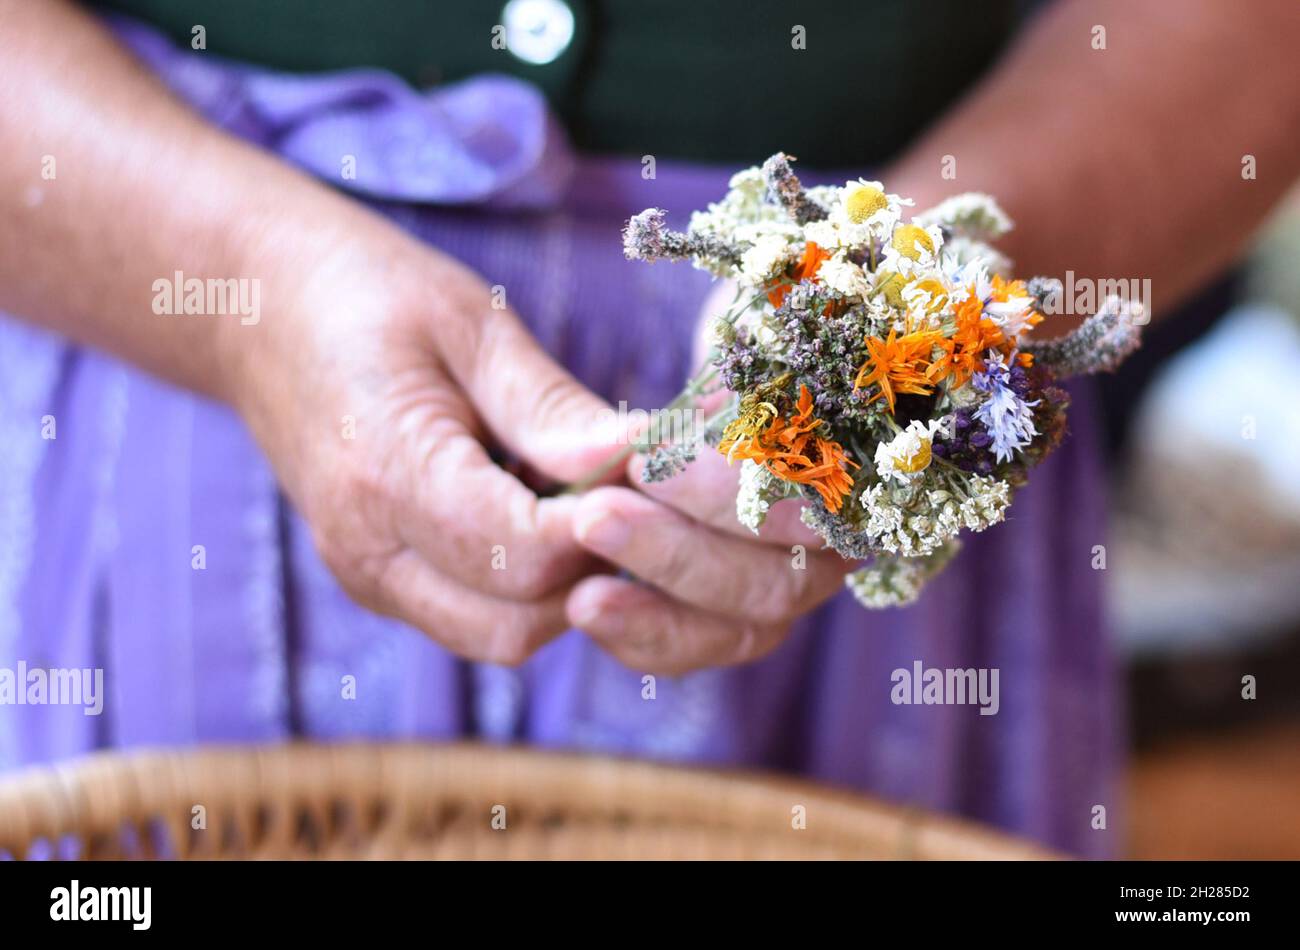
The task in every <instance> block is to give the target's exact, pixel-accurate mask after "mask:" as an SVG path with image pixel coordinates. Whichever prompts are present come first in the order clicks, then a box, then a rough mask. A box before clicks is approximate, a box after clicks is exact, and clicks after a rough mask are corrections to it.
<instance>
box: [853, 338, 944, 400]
mask: <svg viewBox="0 0 1300 950" xmlns="http://www.w3.org/2000/svg"><path fill="white" fill-rule="evenodd" d="M941 339H942V334H940V333H939V331H937V330H921V331H916V332H908V333H904V334H903V335H902V336H899V335H898V331H896V330H894V329H892V328H891V329H890V331H889V336H887V337H885V339H883V340H882V339H881V338H880V337H878V336H869V337H867V340H866V343H867V359H866V362H864V363H863V364H862V366H861V368H860V369H859V370H858V376H857V379H855V380H854V381H853V388H854V389H863V388H864V387H867V386H879V387H880V392H878V393H876V394H875V395H874V396H872V397H871V400H870V402H875V401H876V400H877V399H884V400H885V402H886V403H888V404H889V411H890V413H891V414H892V413H893V412H894V403H895V399H896V398H897V396H898V394H899V393H914V394H916V395H921V396H924V395H926V394H928V393H930V392H932V391H933V390H934V384H933V383H932V382H931V381H930V379H929V378H928V377H927V376H926V367H927V366H928V365H929V363H930V354H931V352H932V351H933V350H934V347H935V344H937V343H939V342H940V341H941ZM868 405H870V403H868Z"/></svg>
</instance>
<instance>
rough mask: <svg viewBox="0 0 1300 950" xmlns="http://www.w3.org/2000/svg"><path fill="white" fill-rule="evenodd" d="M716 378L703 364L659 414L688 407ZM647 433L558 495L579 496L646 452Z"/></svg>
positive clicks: (647, 430) (711, 369)
mask: <svg viewBox="0 0 1300 950" xmlns="http://www.w3.org/2000/svg"><path fill="white" fill-rule="evenodd" d="M717 377H718V371H717V370H716V369H715V368H714V367H713V366H712V365H711V364H705V366H704V368H703V369H702V370H700V372H699V373H697V374H696V375H695V376H694V377H692V379H691V381H690V382H688V383H687V384H686V386H685V388H683V389H682V391H681V392H680V393H678V394H677V395H676V396H675V397H674V398H673V400H672V401H671V402H670V403H668V405H666V406H664V408H663V409H661V410H660V412H661V413H666V412H673V411H675V410H678V409H683V408H685V407H686V406H689V405H690V404H691V403H692V402H694V401H695V399H696V398H698V397H699V396H700V395H702V394H703V392H704V387H705V386H707V385H708V384H709V383H711V382H713V381H714V380H715V379H717ZM649 431H650V429H649V427H647V429H646V435H643V436H641V437H639V438H637V439H635V440H634V441H631V442H628V444H627V445H625V446H623V448H621V449H620V450H619V451H618V452H616V453H615V454H614V455H611V456H610V457H609V458H607V459H605V461H604V462H602V463H601V464H600V465H598V466H597V467H596V468H594V469H592V471H591V472H589V473H588V474H586V475H584V476H583V477H582V478H580V479H578V480H577V481H576V482H574V483H573V484H571V485H569V486H568V487H567V488H565V489H564V491H562V492H561V493H560V494H562V495H580V494H582V493H583V492H585V491H587V490H588V489H591V488H593V487H595V486H596V485H597V484H599V483H600V482H601V480H602V479H604V477H605V476H606V475H608V474H609V473H610V472H612V471H614V470H615V469H616V468H618V467H619V466H620V465H622V464H623V463H624V462H626V461H627V460H628V458H630V457H631V455H632V453H633V452H642V451H646V450H648V449H649V448H650V446H651V443H650V440H649V438H648V437H647V436H648V433H649Z"/></svg>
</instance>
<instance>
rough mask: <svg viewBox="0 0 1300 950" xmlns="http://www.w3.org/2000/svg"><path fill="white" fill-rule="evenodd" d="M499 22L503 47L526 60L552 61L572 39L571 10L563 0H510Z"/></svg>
mask: <svg viewBox="0 0 1300 950" xmlns="http://www.w3.org/2000/svg"><path fill="white" fill-rule="evenodd" d="M501 24H502V26H504V27H505V28H506V49H508V50H510V52H511V53H513V54H514V55H515V56H516V57H517V58H518V59H522V60H523V61H524V62H525V63H533V64H535V65H539V66H540V65H544V64H546V63H549V62H553V61H554V60H555V59H556V58H557V57H558V56H559V55H560V54H561V53H563V52H564V51H565V50H566V49H568V48H569V44H570V43H572V42H573V11H572V10H570V9H569V6H568V4H566V3H564V2H563V0H510V2H509V3H507V4H506V5H505V8H504V9H502V11H501Z"/></svg>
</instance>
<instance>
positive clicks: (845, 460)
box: [718, 385, 858, 512]
mask: <svg viewBox="0 0 1300 950" xmlns="http://www.w3.org/2000/svg"><path fill="white" fill-rule="evenodd" d="M812 410H813V404H812V394H811V393H810V392H808V387H807V386H802V385H801V386H800V387H799V402H798V405H797V406H796V411H795V413H794V414H793V415H791V416H790V417H789V418H786V417H783V416H781V415H779V414H778V415H777V416H775V417H774V418H773V419H772V421H771V423H769V424H768V426H767V428H766V429H765V430H763V431H762V432H760V433H758V434H757V435H753V436H747V437H742V438H734V439H726V440H724V441H723V442H721V443H720V444H719V445H718V451H719V452H722V453H723V454H724V455H726V456H727V458H728V460H730V459H734V458H741V459H750V460H751V461H754V462H757V463H758V464H759V465H762V466H763V467H764V468H766V469H767V470H768V471H769V472H771V473H772V474H773V475H775V476H776V477H777V478H782V479H785V480H786V481H788V482H796V483H798V484H800V485H808V486H809V487H811V488H812V489H814V490H815V491H816V492H817V494H819V495H821V497H822V500H823V501H824V502H826V507H827V508H828V509H830V510H831V511H833V512H838V511H839V510H840V507H841V506H842V505H843V503H844V497H845V496H846V495H848V494H849V493H850V492H852V491H853V476H852V475H850V474H849V472H848V468H849V467H852V468H857V467H858V465H857V463H856V462H854V461H853V460H852V459H850V458H849V457H848V455H847V454H846V453H845V451H844V448H843V446H841V445H840V444H839V443H838V442H835V441H833V440H831V439H826V438H823V437H821V436H819V435H817V430H818V429H819V428H821V427H822V425H823V423H822V420H820V419H815V418H813V414H812Z"/></svg>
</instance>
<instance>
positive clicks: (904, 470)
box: [876, 419, 944, 482]
mask: <svg viewBox="0 0 1300 950" xmlns="http://www.w3.org/2000/svg"><path fill="white" fill-rule="evenodd" d="M943 431H944V424H943V422H942V421H941V420H935V419H931V420H930V421H929V422H921V421H920V420H919V419H918V420H916V421H914V422H912V424H911V425H909V426H908V427H907V428H906V429H904V430H903V431H902V432H900V433H898V435H896V436H894V438H893V439H891V440H890V441H889V442H881V443H879V444H877V446H876V474H877V475H879V476H880V477H881V479H882V480H884V481H889V480H890V479H893V480H895V481H899V482H907V481H909V480H910V479H911V477H912V476H914V475H916V474H918V473H920V472H923V471H925V470H926V469H927V468H929V467H930V461H931V458H932V455H931V451H930V450H931V446H932V445H933V443H934V436H935V433H936V432H943Z"/></svg>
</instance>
